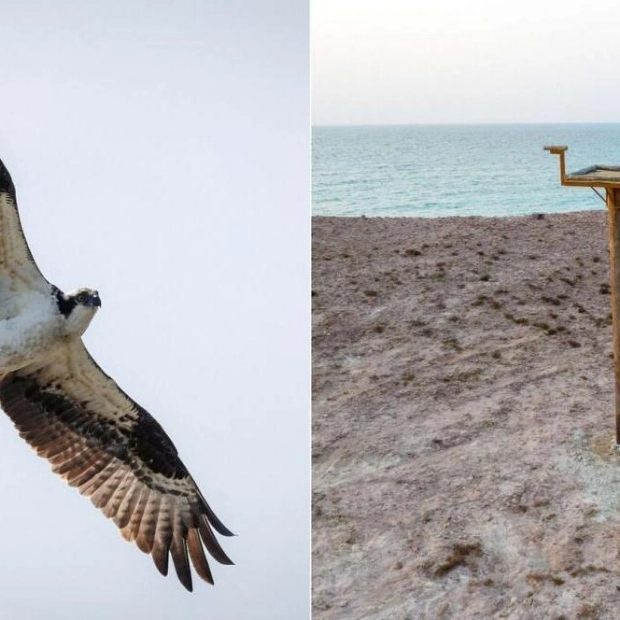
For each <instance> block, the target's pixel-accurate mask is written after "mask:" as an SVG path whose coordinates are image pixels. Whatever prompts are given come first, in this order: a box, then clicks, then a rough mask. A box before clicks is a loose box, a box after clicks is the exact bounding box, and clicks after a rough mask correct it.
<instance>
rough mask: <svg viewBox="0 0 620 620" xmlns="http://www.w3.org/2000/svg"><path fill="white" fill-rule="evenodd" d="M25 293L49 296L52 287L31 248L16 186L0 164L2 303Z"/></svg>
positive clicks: (0, 283)
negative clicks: (16, 294) (46, 294)
mask: <svg viewBox="0 0 620 620" xmlns="http://www.w3.org/2000/svg"><path fill="white" fill-rule="evenodd" d="M24 289H36V290H41V291H43V292H45V293H47V292H48V291H49V283H48V282H47V280H46V279H45V278H44V277H43V275H42V274H41V272H40V271H39V268H38V267H37V264H36V263H35V261H34V258H33V257H32V254H31V252H30V249H29V248H28V243H27V242H26V238H25V237H24V232H23V230H22V225H21V222H20V220H19V212H18V210H17V198H16V195H15V186H14V185H13V181H12V179H11V175H10V174H9V171H8V170H7V169H6V167H5V165H4V164H3V163H2V161H0V302H1V301H2V300H3V299H6V297H7V296H11V295H14V294H15V293H17V292H20V291H23V290H24Z"/></svg>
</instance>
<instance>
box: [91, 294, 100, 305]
mask: <svg viewBox="0 0 620 620" xmlns="http://www.w3.org/2000/svg"><path fill="white" fill-rule="evenodd" d="M88 305H89V306H96V307H97V308H101V299H100V297H99V293H93V294H92V295H91V296H90V299H89V300H88Z"/></svg>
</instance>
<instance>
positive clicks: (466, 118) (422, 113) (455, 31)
mask: <svg viewBox="0 0 620 620" xmlns="http://www.w3.org/2000/svg"><path fill="white" fill-rule="evenodd" d="M617 13H618V4H617V2H615V1H614V0H597V1H596V2H589V1H586V0H519V1H518V2H514V1H508V0H467V1H463V0H441V1H438V2H431V1H429V0H383V1H382V2H377V1H376V0H313V2H312V59H313V62H312V76H313V107H312V114H313V123H314V124H317V125H323V124H383V123H403V124H405V123H498V122H501V123H510V122H529V123H533V122H543V123H549V122H617V120H618V103H617V102H618V98H619V96H620V81H619V80H618V78H617V73H618V71H617V59H618V57H619V56H620V37H618V20H617V19H616V16H617Z"/></svg>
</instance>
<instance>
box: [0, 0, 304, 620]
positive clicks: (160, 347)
mask: <svg viewBox="0 0 620 620" xmlns="http://www.w3.org/2000/svg"><path fill="white" fill-rule="evenodd" d="M307 32H308V6H307V2H302V1H298V0H280V1H278V0H257V1H255V2H241V1H236V2H235V1H230V0H229V1H227V2H215V1H212V2H211V1H205V0H195V1H191V0H181V1H176V2H159V3H153V2H146V1H139V0H132V1H130V2H126V1H123V2H120V1H116V2H97V3H87V2H78V1H77V0H76V1H74V2H69V1H60V2H47V1H32V2H27V3H22V2H13V3H11V2H4V3H3V4H2V20H1V21H0V47H1V60H0V84H1V85H2V96H1V97H0V118H1V119H2V122H1V123H0V157H1V158H2V159H3V160H4V162H5V163H6V165H7V167H8V168H9V170H10V171H11V173H12V175H13V179H14V181H15V184H16V187H17V197H18V202H19V206H20V212H21V214H22V221H23V224H24V227H25V230H26V235H27V237H28V240H29V242H30V246H31V248H32V251H33V253H34V255H35V258H36V259H37V262H38V263H39V266H40V268H41V269H42V271H43V273H44V274H45V275H46V276H47V277H48V278H49V279H50V280H51V281H52V282H53V283H55V284H57V285H58V286H59V287H61V288H62V289H64V290H70V289H73V288H75V287H78V286H89V287H93V288H97V289H98V290H99V292H100V294H101V298H102V301H103V307H102V310H101V312H99V314H98V315H97V317H95V320H94V321H93V323H92V325H91V326H90V328H89V330H88V331H87V333H86V335H85V342H86V345H87V347H88V348H89V349H90V351H91V353H92V354H93V356H94V357H95V359H96V360H97V361H98V362H99V363H100V365H101V366H102V367H103V368H104V369H105V370H106V371H107V372H108V373H109V374H110V375H111V376H112V377H114V378H115V379H116V380H117V381H118V383H119V384H120V385H121V387H123V388H124V389H125V390H126V391H127V392H128V393H129V394H130V395H131V396H133V397H134V398H135V399H136V400H137V401H138V402H139V403H141V404H142V405H143V406H144V407H145V408H147V409H148V410H149V411H150V412H151V413H152V414H153V415H154V416H155V417H156V418H157V419H158V421H159V422H160V423H161V424H162V425H163V426H164V428H165V429H166V431H167V432H168V433H169V434H170V435H171V437H172V439H173V441H174V442H175V444H176V446H177V448H178V449H179V452H180V455H181V457H182V459H183V460H184V462H185V464H186V465H187V467H188V468H189V470H190V472H191V473H192V474H193V476H194V477H195V479H196V481H197V482H198V484H199V486H200V487H201V489H202V490H203V492H204V494H205V495H206V497H207V499H208V501H209V503H210V504H211V506H212V507H213V508H214V510H215V512H216V513H217V514H218V516H219V517H220V518H221V519H222V520H223V522H224V523H225V524H226V525H227V526H228V527H229V528H231V529H232V530H233V531H234V532H235V533H237V534H238V536H237V537H236V538H234V539H222V541H223V546H224V548H225V550H226V552H227V553H228V554H229V555H230V557H231V558H232V559H233V560H234V561H235V562H236V566H233V567H228V566H221V565H219V564H217V563H216V562H213V563H212V568H213V572H214V577H215V581H216V585H215V587H212V586H209V585H208V584H204V583H202V582H201V581H200V580H198V579H197V578H196V579H195V591H194V593H193V594H189V593H187V592H186V591H185V590H184V589H183V587H182V586H181V585H180V584H179V583H178V581H177V579H176V575H174V570H173V568H172V566H171V568H170V571H171V575H169V577H167V578H163V577H161V576H160V575H159V573H158V572H157V570H156V569H155V566H154V565H153V562H152V560H151V558H150V557H149V556H147V555H144V554H143V553H141V552H140V551H139V550H138V549H137V547H136V546H135V545H130V544H128V543H126V542H125V541H124V540H123V539H122V538H121V536H120V534H119V533H118V531H117V529H116V527H115V526H114V524H113V523H112V522H111V521H108V520H106V519H105V517H104V516H103V515H102V514H101V513H100V512H99V511H98V510H96V509H95V508H94V507H93V506H92V505H91V503H90V501H89V500H87V499H85V498H83V497H81V496H80V495H79V494H78V493H77V491H76V490H75V489H72V488H70V487H68V486H66V485H65V483H64V482H62V481H61V480H60V479H59V478H58V477H57V476H55V475H53V474H52V473H51V471H50V468H49V465H48V464H47V462H46V461H44V460H43V459H40V458H38V457H37V456H36V455H35V454H34V452H33V451H32V450H31V449H30V448H29V447H28V446H27V445H26V444H25V442H23V441H22V440H21V439H20V438H19V437H18V434H17V432H16V431H15V429H14V428H13V426H12V424H11V422H10V420H9V419H8V417H4V418H0V441H1V445H2V468H1V470H0V497H2V510H1V511H0V525H1V527H2V531H3V532H4V535H3V544H2V561H1V562H0V582H1V583H2V588H1V589H0V609H1V612H0V616H2V617H3V618H28V619H34V620H37V619H45V620H54V619H63V620H64V619H66V618H69V617H74V618H89V620H91V619H95V618H112V617H116V618H129V617H131V618H135V619H136V620H141V619H142V618H151V619H160V618H162V619H163V618H184V619H191V618H200V619H204V618H213V619H220V620H221V619H223V620H226V619H228V618H231V619H237V618H239V619H241V618H243V619H244V620H245V619H249V620H252V619H254V618H264V619H266V620H275V619H282V620H290V619H292V618H304V617H307V616H308V608H309V597H308V592H309V586H308V582H309V503H308V499H309V479H310V478H309V397H308V394H309V387H308V385H309V365H308V359H309V352H308V347H309V334H308V323H309V321H308V316H309V315H308V299H309V297H308V294H307V293H308V288H309V285H308V281H309V275H308V274H309V271H308V264H309V248H308V237H309V235H308V226H309V223H308V212H309V205H308V203H309V190H308V185H309V162H308V108H309V105H308V103H309V91H308V35H307Z"/></svg>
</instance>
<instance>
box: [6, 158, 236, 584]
mask: <svg viewBox="0 0 620 620" xmlns="http://www.w3.org/2000/svg"><path fill="white" fill-rule="evenodd" d="M100 307H101V300H100V299H99V294H98V293H97V291H95V290H92V289H88V288H80V289H77V290H75V291H73V292H70V293H64V292H63V291H61V290H60V289H59V288H58V287H56V286H54V285H53V284H50V283H49V282H48V281H47V280H46V279H45V278H44V277H43V275H42V274H41V272H40V271H39V269H38V267H37V265H36V263H35V262H34V259H33V258H32V254H31V253H30V250H29V248H28V245H27V243H26V239H25V238H24V234H23V231H22V227H21V223H20V220H19V213H18V211H17V200H16V197H15V187H14V185H13V182H12V180H11V176H10V175H9V173H8V171H7V169H6V168H5V166H4V164H3V163H2V162H1V161H0V405H1V406H2V409H3V410H4V411H5V412H6V413H7V414H8V416H9V417H10V418H11V420H12V421H13V422H14V424H15V426H16V427H17V429H18V430H19V434H20V436H21V437H23V438H24V439H25V440H26V441H27V442H28V443H29V444H30V445H31V446H32V447H33V448H34V449H35V450H36V452H37V453H38V454H39V455H40V456H42V457H45V458H46V459H47V460H48V461H49V462H50V463H51V465H52V470H53V471H54V472H56V473H57V474H60V475H61V476H62V477H63V478H64V479H65V480H66V481H67V482H68V483H69V484H70V485H71V486H75V487H77V488H78V490H79V491H80V493H82V494H83V495H85V496H87V497H90V499H91V501H92V503H93V504H94V505H95V506H96V507H97V508H100V509H101V511H102V512H103V514H104V515H105V516H106V517H108V518H111V519H112V520H113V521H114V523H116V525H117V526H118V527H119V528H120V531H121V534H122V535H123V537H124V538H125V539H126V540H128V541H135V543H136V544H137V545H138V547H139V548H140V550H142V551H144V552H145V553H149V554H151V556H152V557H153V561H154V562H155V566H156V567H157V568H158V569H159V571H160V572H161V573H162V574H163V575H166V574H167V572H168V558H169V556H171V557H172V561H173V564H174V567H175V570H176V573H177V575H178V577H179V580H180V581H181V583H182V584H183V585H184V586H185V587H186V588H187V589H188V590H190V591H191V590H192V574H191V570H190V560H191V564H192V565H193V566H194V569H195V571H196V573H198V575H199V576H200V577H202V579H204V580H205V581H207V582H209V583H213V577H212V575H211V571H210V569H209V564H208V562H207V558H206V555H205V551H204V548H203V546H204V547H206V549H207V551H208V552H209V553H210V554H211V556H213V558H215V559H216V560H217V561H218V562H220V563H222V564H232V562H231V561H230V559H229V558H228V557H227V556H226V554H225V553H224V551H223V550H222V548H221V547H220V544H219V542H218V541H217V539H216V537H215V535H214V533H213V529H215V530H217V531H218V532H219V533H220V534H222V535H224V536H232V535H233V534H232V532H230V531H229V530H228V529H227V528H226V527H225V526H224V525H223V524H222V522H221V521H220V520H219V519H218V518H217V517H216V516H215V514H214V513H213V511H212V510H211V508H210V507H209V505H208V504H207V501H206V500H205V498H204V497H203V495H202V494H201V492H200V491H199V489H198V487H197V486H196V483H195V482H194V480H193V479H192V477H191V476H190V474H189V472H188V471H187V469H186V468H185V466H184V465H183V463H182V462H181V459H180V458H179V456H178V453H177V450H176V448H175V447H174V444H173V443H172V441H171V440H170V438H169V437H168V435H167V434H166V433H165V432H164V430H163V429H162V427H161V426H160V425H159V424H158V423H157V422H156V421H155V419H154V418H153V417H151V415H150V414H149V413H148V412H147V411H146V410H144V409H143V408H142V407H141V406H140V405H139V404H138V403H136V402H134V401H133V400H132V399H131V398H130V397H129V396H128V395H127V394H125V392H123V390H121V389H120V388H119V387H118V385H117V384H116V383H115V382H114V381H113V380H112V379H111V378H110V377H109V376H108V375H106V374H105V373H104V372H103V370H101V368H99V366H98V365H97V364H96V362H95V361H94V360H93V359H92V357H91V356H90V355H89V353H88V351H87V350H86V347H85V346H84V343H83V342H82V334H83V333H84V331H85V330H86V328H87V327H88V325H89V324H90V322H91V320H92V319H93V317H94V316H95V314H96V312H97V310H98V309H99V308H100Z"/></svg>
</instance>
